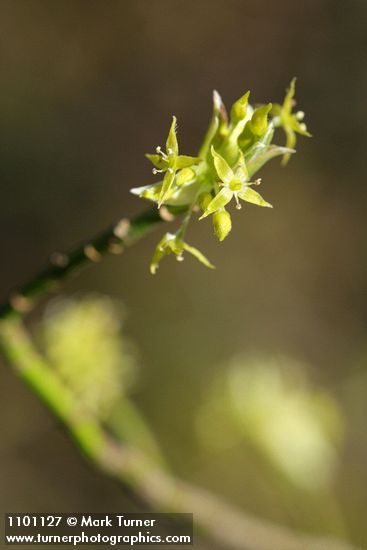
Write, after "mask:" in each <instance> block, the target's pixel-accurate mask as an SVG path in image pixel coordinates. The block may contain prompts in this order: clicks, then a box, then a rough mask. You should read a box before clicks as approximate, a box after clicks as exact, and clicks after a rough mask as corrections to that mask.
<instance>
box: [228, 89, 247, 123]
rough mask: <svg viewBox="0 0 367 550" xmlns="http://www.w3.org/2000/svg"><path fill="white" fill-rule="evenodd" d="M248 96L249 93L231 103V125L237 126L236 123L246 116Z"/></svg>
mask: <svg viewBox="0 0 367 550" xmlns="http://www.w3.org/2000/svg"><path fill="white" fill-rule="evenodd" d="M249 95H250V92H247V93H245V94H244V95H243V96H242V97H240V99H237V101H235V102H234V103H233V105H232V109H231V120H232V123H233V124H237V122H239V121H240V120H243V119H244V118H245V116H246V114H247V106H248V98H249Z"/></svg>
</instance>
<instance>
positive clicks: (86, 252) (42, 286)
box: [0, 206, 186, 319]
mask: <svg viewBox="0 0 367 550" xmlns="http://www.w3.org/2000/svg"><path fill="white" fill-rule="evenodd" d="M185 211H186V207H166V206H163V207H161V208H160V209H157V208H156V207H154V208H151V209H149V210H147V211H146V212H143V213H142V214H140V215H139V216H137V217H136V218H134V219H132V220H128V219H127V218H121V219H120V220H118V221H117V222H116V223H114V224H112V225H111V226H110V227H109V228H108V229H107V230H105V231H103V232H102V233H100V234H99V235H97V236H96V237H94V238H93V239H90V240H87V241H85V242H83V243H81V244H79V245H78V246H76V247H75V248H73V249H72V250H71V251H70V252H69V253H66V254H64V253H59V252H56V253H54V254H52V255H51V257H50V263H49V265H48V266H47V267H46V268H45V269H44V270H43V271H41V272H40V273H38V274H37V275H36V276H35V277H33V278H32V279H31V280H30V281H29V282H28V283H26V284H25V285H23V286H21V287H20V288H19V289H18V290H16V291H15V292H12V293H11V295H10V296H9V298H8V299H7V300H6V302H5V303H3V304H2V305H0V319H5V318H7V317H8V316H17V317H19V316H22V315H24V314H25V313H27V312H29V311H30V310H31V309H32V308H33V307H34V306H35V305H36V303H37V301H38V299H39V298H40V297H42V296H43V295H44V294H45V293H47V292H49V291H51V290H53V289H55V287H57V285H58V283H60V282H61V281H62V280H64V279H65V278H66V277H68V276H69V275H70V274H72V273H74V272H75V271H77V270H79V269H81V268H82V267H84V266H86V265H88V264H91V263H95V262H99V261H100V260H101V259H102V257H103V256H105V255H106V254H109V253H110V254H120V253H121V252H123V250H124V248H125V247H127V246H130V245H132V244H133V243H135V242H136V241H137V240H139V239H141V238H142V237H143V236H144V235H146V234H147V233H149V232H150V231H152V230H153V229H154V228H155V227H156V226H157V225H159V224H160V223H162V222H164V221H166V222H167V221H172V220H173V219H174V218H175V217H176V216H177V215H178V214H181V213H183V212H185Z"/></svg>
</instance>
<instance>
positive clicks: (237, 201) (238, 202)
mask: <svg viewBox="0 0 367 550" xmlns="http://www.w3.org/2000/svg"><path fill="white" fill-rule="evenodd" d="M234 198H235V200H236V208H237V210H241V208H242V204H240V201H239V200H238V197H237V193H235V195H234Z"/></svg>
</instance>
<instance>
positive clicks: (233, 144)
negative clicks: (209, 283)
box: [131, 79, 311, 273]
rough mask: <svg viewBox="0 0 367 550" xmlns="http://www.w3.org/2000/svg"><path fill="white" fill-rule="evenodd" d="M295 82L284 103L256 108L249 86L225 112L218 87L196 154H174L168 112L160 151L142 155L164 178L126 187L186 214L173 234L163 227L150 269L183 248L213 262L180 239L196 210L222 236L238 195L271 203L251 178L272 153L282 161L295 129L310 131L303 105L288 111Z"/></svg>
mask: <svg viewBox="0 0 367 550" xmlns="http://www.w3.org/2000/svg"><path fill="white" fill-rule="evenodd" d="M295 82H296V80H295V79H293V80H292V81H291V84H290V87H289V89H288V90H287V93H286V96H285V99H284V102H283V104H281V105H280V104H272V103H268V104H265V105H260V106H258V107H256V108H254V107H252V106H251V105H250V104H249V96H250V92H247V93H246V94H244V95H243V96H241V97H240V98H239V99H238V100H237V101H235V103H234V104H233V105H232V108H231V110H230V115H229V116H228V115H227V111H226V108H225V106H224V104H223V102H222V99H221V97H220V95H219V94H218V92H216V91H214V94H213V115H212V119H211V121H210V124H209V128H208V130H207V133H206V135H205V137H204V140H203V144H202V146H201V148H200V150H199V153H198V155H197V156H188V155H181V154H179V148H178V142H177V129H176V117H173V119H172V123H171V127H170V130H169V133H168V138H167V141H166V146H165V151H163V149H162V148H161V147H157V148H156V153H154V154H148V155H146V156H147V158H148V159H149V160H150V161H151V162H152V164H153V165H154V168H153V174H155V175H156V174H164V175H163V179H161V180H160V181H158V182H157V183H154V184H153V185H147V186H144V187H138V188H134V189H132V190H131V192H132V193H134V194H135V195H138V196H139V197H142V198H145V199H148V200H151V201H153V202H156V203H157V205H158V208H160V207H161V206H162V205H165V206H166V207H168V208H169V207H175V206H176V207H177V206H179V207H181V208H182V209H183V210H184V211H185V216H184V219H183V222H182V224H181V226H180V227H179V229H178V231H177V232H176V233H175V234H172V233H167V234H166V235H165V236H164V237H163V239H162V240H161V241H160V242H159V244H158V246H157V248H156V250H155V253H154V256H153V260H152V263H151V272H152V273H155V272H156V270H157V267H158V264H159V261H160V260H161V259H162V258H163V257H164V256H166V255H168V254H172V253H173V254H174V255H175V256H176V258H177V260H182V259H183V253H184V252H185V251H187V252H189V253H190V254H192V255H194V256H195V257H196V258H197V259H198V260H199V261H200V262H202V263H203V264H204V265H206V266H207V267H213V266H212V264H211V263H210V262H209V261H208V260H207V259H206V258H205V256H203V254H201V252H199V251H198V250H197V249H196V248H193V247H192V246H190V245H188V244H187V243H186V242H185V241H184V237H185V233H186V229H187V226H188V222H189V221H190V219H191V217H192V216H193V214H194V213H195V212H198V211H199V212H201V215H200V216H199V220H202V219H205V218H207V217H208V216H211V217H212V224H213V228H214V233H215V235H216V236H217V237H218V239H219V240H220V241H223V240H224V239H225V238H226V237H227V235H228V234H229V232H230V231H231V228H232V219H231V215H230V213H229V212H228V210H227V209H226V207H227V206H228V204H229V203H230V202H234V203H235V205H236V208H237V209H240V208H241V207H242V203H241V201H244V202H246V203H252V204H255V205H258V206H264V207H270V208H271V207H272V206H271V204H269V203H268V202H267V201H266V200H265V199H264V198H263V197H262V196H261V195H260V194H259V193H258V192H257V191H255V189H253V187H254V186H258V185H260V183H261V179H260V178H254V175H255V173H256V172H258V170H259V169H260V168H261V167H262V166H263V165H264V164H265V163H266V162H268V161H269V160H271V159H272V158H274V157H277V156H282V164H286V163H287V162H288V160H289V158H290V156H291V154H292V153H294V152H295V150H294V147H295V145H296V134H301V135H303V136H310V135H311V134H309V132H308V131H307V128H306V125H305V123H304V122H301V121H302V120H303V117H304V113H303V112H302V111H296V112H293V107H294V104H295V100H294V94H295ZM278 128H282V129H283V130H284V132H285V134H286V146H284V147H283V146H279V145H275V144H273V137H274V133H275V131H276V129H278Z"/></svg>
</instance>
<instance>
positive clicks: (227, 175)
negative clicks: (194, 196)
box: [200, 147, 272, 219]
mask: <svg viewBox="0 0 367 550" xmlns="http://www.w3.org/2000/svg"><path fill="white" fill-rule="evenodd" d="M212 155H213V159H214V166H215V169H216V172H217V174H218V176H219V178H220V180H221V181H220V182H219V186H220V187H221V188H222V189H221V190H220V191H219V193H217V195H215V197H214V198H213V199H212V200H211V201H210V202H209V204H208V205H207V207H206V209H205V211H204V213H203V215H202V216H201V217H200V219H202V218H206V217H207V216H209V215H210V214H213V213H214V212H217V211H218V210H220V209H221V208H223V207H224V206H225V205H226V204H228V203H229V202H230V201H231V200H232V199H233V197H234V199H235V201H236V208H238V209H240V208H241V204H240V201H239V199H241V200H244V201H246V202H251V203H252V204H257V205H258V206H267V207H269V208H272V205H271V204H269V203H268V202H266V201H265V200H264V199H263V198H262V196H261V195H260V194H259V193H257V192H256V191H254V190H253V189H251V187H250V186H251V185H259V183H260V181H261V180H260V179H257V180H255V181H252V182H251V181H249V174H248V170H247V167H246V163H245V159H244V157H243V155H242V153H240V157H239V161H238V163H237V167H236V169H235V171H233V170H232V168H231V167H230V166H229V165H228V163H227V161H226V160H225V159H224V158H223V157H222V156H221V155H220V154H219V153H217V152H216V151H215V149H214V147H212Z"/></svg>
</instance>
